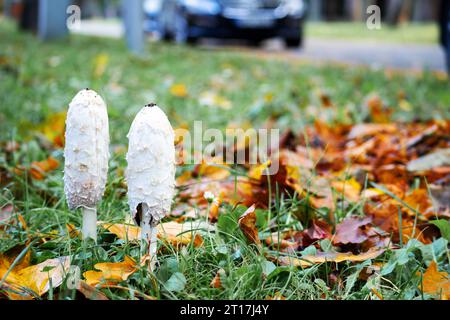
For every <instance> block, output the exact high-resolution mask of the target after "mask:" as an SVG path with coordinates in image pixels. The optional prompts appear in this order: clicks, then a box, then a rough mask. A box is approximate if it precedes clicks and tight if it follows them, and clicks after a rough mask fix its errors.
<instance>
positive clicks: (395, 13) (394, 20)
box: [386, 0, 404, 26]
mask: <svg viewBox="0 0 450 320" xmlns="http://www.w3.org/2000/svg"><path fill="white" fill-rule="evenodd" d="M403 5H404V1H403V0H389V3H388V7H387V15H386V22H387V23H388V24H390V25H393V26H395V25H397V24H398V22H399V19H400V13H401V12H402V8H403Z"/></svg>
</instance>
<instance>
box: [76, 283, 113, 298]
mask: <svg viewBox="0 0 450 320" xmlns="http://www.w3.org/2000/svg"><path fill="white" fill-rule="evenodd" d="M77 290H78V291H79V292H81V293H82V294H83V295H84V296H85V297H86V298H87V299H89V300H109V299H108V297H107V296H105V295H104V294H103V293H102V292H100V291H99V290H98V289H96V288H95V287H93V286H91V285H89V284H87V283H86V282H85V281H84V280H81V281H80V282H79V287H78V288H77Z"/></svg>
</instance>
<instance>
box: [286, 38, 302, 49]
mask: <svg viewBox="0 0 450 320" xmlns="http://www.w3.org/2000/svg"><path fill="white" fill-rule="evenodd" d="M284 41H285V42H286V46H287V47H288V48H299V47H300V46H301V44H302V38H301V37H298V38H287V39H284Z"/></svg>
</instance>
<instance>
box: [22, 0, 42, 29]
mask: <svg viewBox="0 0 450 320" xmlns="http://www.w3.org/2000/svg"><path fill="white" fill-rule="evenodd" d="M38 8H39V1H38V0H23V1H22V12H21V14H20V20H19V28H20V30H24V31H32V32H37V28H38Z"/></svg>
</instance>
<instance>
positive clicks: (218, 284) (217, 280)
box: [210, 269, 225, 289]
mask: <svg viewBox="0 0 450 320" xmlns="http://www.w3.org/2000/svg"><path fill="white" fill-rule="evenodd" d="M224 276H225V270H224V269H219V270H218V271H217V273H216V275H215V276H214V278H213V279H212V281H211V283H210V286H211V288H216V289H220V288H223V285H222V280H221V277H224Z"/></svg>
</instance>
